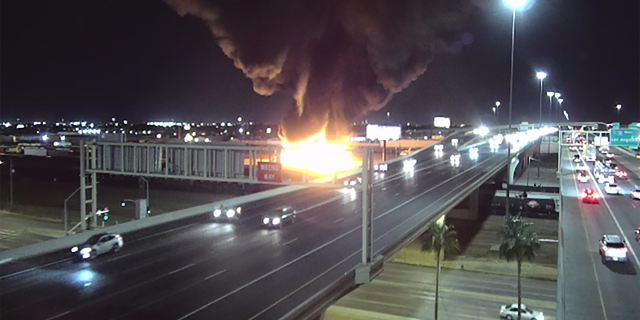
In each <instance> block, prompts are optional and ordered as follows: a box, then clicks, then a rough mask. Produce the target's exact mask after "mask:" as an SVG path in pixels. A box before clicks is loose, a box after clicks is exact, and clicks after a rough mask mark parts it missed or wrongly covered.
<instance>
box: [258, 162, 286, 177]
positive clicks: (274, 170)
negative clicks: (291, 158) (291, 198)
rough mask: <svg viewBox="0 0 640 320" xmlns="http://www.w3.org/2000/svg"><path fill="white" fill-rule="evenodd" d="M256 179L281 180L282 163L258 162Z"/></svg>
mask: <svg viewBox="0 0 640 320" xmlns="http://www.w3.org/2000/svg"><path fill="white" fill-rule="evenodd" d="M258 181H265V182H282V164H281V163H278V162H258Z"/></svg>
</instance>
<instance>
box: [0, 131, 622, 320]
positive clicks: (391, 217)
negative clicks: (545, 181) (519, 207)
mask: <svg viewBox="0 0 640 320" xmlns="http://www.w3.org/2000/svg"><path fill="white" fill-rule="evenodd" d="M448 152H451V146H450V142H449V141H447V143H446V147H445V154H444V155H443V156H441V157H436V156H435V155H434V152H433V150H432V149H430V150H428V151H426V152H422V153H420V154H416V155H415V157H416V158H417V160H418V161H417V164H416V167H415V168H414V169H413V170H412V171H411V172H403V171H402V164H401V163H400V165H399V166H395V167H391V166H390V171H389V172H387V173H386V178H385V179H384V180H383V181H380V179H379V178H380V177H378V182H377V184H376V187H375V193H374V217H375V221H374V237H375V246H374V250H375V252H379V251H380V249H381V248H387V247H388V246H389V244H390V243H391V242H392V241H396V240H397V239H398V237H399V236H400V235H404V234H406V233H407V232H408V231H409V230H412V229H413V228H415V227H416V226H418V225H420V224H421V223H422V222H424V221H425V220H426V219H427V217H428V216H430V215H431V214H432V213H433V212H434V211H435V210H437V209H438V208H439V207H440V206H441V205H442V204H443V203H445V202H446V201H447V200H450V199H451V198H452V197H453V196H454V195H455V194H456V192H459V191H460V190H461V189H462V188H463V187H464V186H465V185H468V184H469V183H471V182H473V181H475V180H476V178H477V177H479V176H481V175H483V172H486V171H485V170H488V169H489V168H495V167H496V166H498V165H500V164H501V163H504V162H506V156H505V154H504V153H500V154H496V153H491V152H490V151H489V150H488V146H486V145H485V147H482V148H481V149H480V156H479V158H478V159H477V160H471V159H470V157H469V154H468V152H466V151H464V152H462V156H461V160H460V163H459V167H453V166H452V165H451V164H450V160H449V153H448ZM361 203H362V201H361V200H360V196H359V195H358V194H356V192H354V191H352V190H351V191H349V190H345V189H333V190H332V189H306V190H301V191H299V192H296V193H293V194H289V195H283V196H278V197H274V198H270V199H268V200H267V201H259V202H256V203H251V204H247V205H245V206H244V208H243V214H245V215H248V218H246V219H245V220H240V221H237V222H235V223H233V224H226V223H214V222H212V221H202V220H203V219H200V221H192V223H189V224H186V223H182V224H176V225H174V226H173V228H174V229H166V227H165V228H164V229H163V230H162V231H161V232H148V231H146V232H141V233H136V234H134V235H125V244H124V247H123V249H122V250H121V251H120V252H119V253H117V254H107V255H104V256H100V257H98V258H97V259H96V260H94V261H90V262H81V263H72V262H71V261H70V259H63V260H58V261H57V262H53V263H50V264H47V265H46V266H42V264H43V263H42V262H29V263H28V264H27V263H23V264H22V265H18V266H16V265H10V266H8V267H4V268H3V270H2V274H3V275H2V279H1V280H0V281H1V282H0V285H1V287H2V290H1V291H2V292H1V296H0V303H1V312H2V313H1V314H0V318H2V319H3V320H9V319H83V320H85V319H278V318H280V317H282V316H284V315H286V314H287V313H288V312H290V311H291V310H293V309H294V308H296V307H297V306H298V305H300V304H301V303H302V302H303V301H305V300H306V299H308V298H309V297H311V296H312V295H313V294H315V293H317V292H318V291H319V290H320V289H322V288H324V287H325V286H327V285H328V284H330V283H331V282H333V281H335V280H337V279H339V278H341V277H342V276H343V275H344V274H345V273H346V272H350V271H351V270H353V269H354V268H355V267H356V266H357V265H358V264H359V262H360V259H361V255H360V254H359V252H360V247H361V238H362V232H361V229H360V224H361V220H362V218H361V214H360V206H361ZM285 204H287V205H292V206H293V207H294V208H296V209H297V210H298V212H299V214H298V219H297V221H296V223H295V224H294V225H288V226H285V227H284V228H283V229H282V230H263V229H261V228H260V223H261V222H260V219H259V218H258V216H259V214H261V213H263V212H265V211H266V210H270V209H274V208H275V207H277V206H280V205H285ZM60 254H61V253H59V254H58V255H60ZM26 268H31V269H26ZM20 269H25V270H26V271H18V270H20ZM629 299H630V298H629Z"/></svg>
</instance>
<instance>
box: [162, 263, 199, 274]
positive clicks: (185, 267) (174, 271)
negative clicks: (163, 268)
mask: <svg viewBox="0 0 640 320" xmlns="http://www.w3.org/2000/svg"><path fill="white" fill-rule="evenodd" d="M193 266H195V263H192V264H190V265H186V266H184V267H182V268H179V269H176V270H173V271H171V272H169V273H167V275H170V274H174V273H176V272H180V271H182V270H184V269H187V268H191V267H193Z"/></svg>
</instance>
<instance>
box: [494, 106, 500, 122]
mask: <svg viewBox="0 0 640 320" xmlns="http://www.w3.org/2000/svg"><path fill="white" fill-rule="evenodd" d="M495 109H496V122H497V123H498V125H500V101H496V107H495Z"/></svg>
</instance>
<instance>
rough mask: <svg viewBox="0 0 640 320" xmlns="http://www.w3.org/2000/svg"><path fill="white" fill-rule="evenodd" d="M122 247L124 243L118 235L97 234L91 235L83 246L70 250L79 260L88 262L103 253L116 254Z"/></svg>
mask: <svg viewBox="0 0 640 320" xmlns="http://www.w3.org/2000/svg"><path fill="white" fill-rule="evenodd" d="M123 245H124V241H123V240H122V236H120V235H119V234H116V233H98V234H94V235H92V236H91V237H90V238H89V239H88V240H87V241H85V242H84V243H83V244H81V245H77V246H74V247H73V248H71V253H73V254H74V255H76V256H77V257H78V259H80V260H89V259H94V258H95V257H97V256H99V255H101V254H103V253H107V252H118V251H120V249H121V248H122V246H123Z"/></svg>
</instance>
